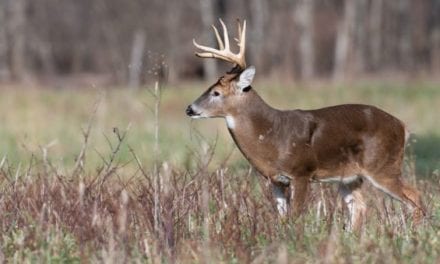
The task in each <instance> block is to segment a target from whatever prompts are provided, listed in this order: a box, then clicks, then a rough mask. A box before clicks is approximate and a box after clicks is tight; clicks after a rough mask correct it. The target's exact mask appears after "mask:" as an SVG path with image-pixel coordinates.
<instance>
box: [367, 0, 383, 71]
mask: <svg viewBox="0 0 440 264" xmlns="http://www.w3.org/2000/svg"><path fill="white" fill-rule="evenodd" d="M383 8H384V5H383V0H372V2H371V8H370V37H369V39H368V40H369V49H370V56H369V61H370V63H369V64H370V67H371V69H372V70H377V69H378V68H379V66H380V64H381V54H382V33H383V31H382V13H383Z"/></svg>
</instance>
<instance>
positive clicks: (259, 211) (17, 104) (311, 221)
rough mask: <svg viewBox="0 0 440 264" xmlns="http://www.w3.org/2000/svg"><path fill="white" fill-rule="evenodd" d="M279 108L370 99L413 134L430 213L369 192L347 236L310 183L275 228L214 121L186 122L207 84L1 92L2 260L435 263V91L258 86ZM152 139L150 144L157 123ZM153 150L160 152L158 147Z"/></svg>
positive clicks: (261, 188) (411, 163) (439, 135)
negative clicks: (296, 211)
mask: <svg viewBox="0 0 440 264" xmlns="http://www.w3.org/2000/svg"><path fill="white" fill-rule="evenodd" d="M255 87H257V88H256V89H257V90H258V91H259V92H260V94H261V95H262V97H263V98H265V99H266V101H267V102H269V103H270V104H271V105H273V106H275V107H278V108H283V109H287V108H303V109H310V108H319V107H323V106H328V105H334V104H340V103H365V104H374V105H376V106H379V107H381V108H382V109H384V110H386V111H388V112H390V113H392V114H394V115H395V116H397V117H399V118H400V119H402V120H403V121H404V122H406V123H407V124H408V126H409V128H410V129H411V131H412V132H413V133H414V135H413V137H412V140H411V143H410V147H409V148H408V158H407V161H406V164H405V172H406V175H405V177H406V180H407V181H410V182H413V183H414V184H417V186H418V187H419V189H420V190H422V193H423V196H424V200H425V203H426V205H427V207H428V209H429V216H428V217H427V220H426V222H425V223H424V225H423V226H421V227H419V228H417V229H413V228H411V220H410V218H408V217H407V216H408V215H409V212H407V210H406V209H405V208H404V207H401V206H400V203H398V202H396V201H393V200H391V199H390V198H388V197H385V196H384V195H382V194H381V193H379V192H377V191H375V190H374V189H373V188H372V187H371V186H369V185H368V184H367V185H366V186H365V190H366V193H368V196H369V199H368V208H369V210H368V216H367V219H368V221H367V224H366V225H365V228H364V229H363V231H362V232H361V233H360V234H357V235H355V234H350V233H347V232H344V231H343V229H342V227H343V221H344V211H345V210H346V209H345V208H344V207H343V206H342V205H341V203H340V201H339V199H338V198H337V196H336V195H335V194H336V192H335V186H333V185H318V184H317V185H314V186H313V191H312V192H311V194H310V199H309V203H308V208H309V210H308V211H307V213H305V214H304V215H303V216H301V217H300V218H298V219H293V218H290V219H288V220H287V221H284V222H283V221H280V220H279V219H278V218H277V215H276V212H275V209H274V207H273V204H272V201H271V199H270V191H269V190H268V187H267V183H266V182H264V181H263V180H262V177H260V176H258V175H257V174H256V173H255V172H254V171H253V170H252V168H250V166H249V164H248V163H247V162H246V161H245V160H244V158H243V157H242V156H241V154H240V153H239V152H238V150H237V149H236V148H235V147H234V144H233V143H232V140H231V139H230V137H229V135H228V133H227V130H226V126H225V124H224V121H223V120H220V119H212V120H197V121H191V120H190V119H188V118H187V117H186V116H185V113H184V110H185V108H186V105H188V104H189V103H191V102H192V101H193V100H194V99H195V98H196V97H197V96H198V95H199V94H200V93H201V92H202V91H203V90H204V89H205V88H204V85H202V84H200V83H197V84H189V83H188V84H185V85H182V86H181V87H163V88H162V89H161V92H162V94H161V100H160V108H159V110H160V111H159V115H158V116H156V115H155V114H154V108H155V103H156V99H155V97H154V96H153V95H152V89H150V88H151V87H148V89H142V90H140V91H137V92H132V91H129V92H127V90H125V89H85V88H84V89H75V90H55V89H50V88H45V89H35V88H33V89H26V88H25V87H0V95H1V96H0V113H1V114H0V155H1V156H0V169H1V170H0V186H1V192H0V193H1V194H0V195H1V196H0V208H1V211H0V212H1V217H0V226H1V232H2V237H1V238H0V246H1V249H2V253H1V254H0V259H3V260H7V261H9V262H17V263H22V262H38V263H40V262H42V263H46V262H87V261H94V262H115V263H120V262H145V261H147V262H151V263H162V262H174V261H177V262H179V263H209V262H226V263H243V262H253V263H267V262H279V263H316V262H323V263H358V262H367V263H371V262H373V263H385V262H387V263H402V262H406V263H415V262H418V263H421V262H423V263H438V262H439V261H440V231H439V230H440V224H439V220H440V119H439V118H438V115H437V113H436V111H438V106H439V105H440V86H439V85H438V84H435V83H428V82H414V83H410V84H402V83H401V84H398V83H394V84H390V83H384V82H366V83H357V84H353V85H345V86H337V85H333V86H324V85H321V84H316V85H312V86H310V87H307V88H305V87H299V86H296V87H292V86H288V85H285V84H275V85H273V84H271V85H268V84H265V83H259V84H256V86H255ZM157 117H158V119H157V121H158V122H159V123H158V124H159V126H158V128H159V138H158V141H156V140H155V129H156V127H157V126H156V118H157ZM156 143H157V149H156V150H155V145H156Z"/></svg>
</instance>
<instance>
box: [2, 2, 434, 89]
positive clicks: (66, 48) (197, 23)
mask: <svg viewBox="0 0 440 264" xmlns="http://www.w3.org/2000/svg"><path fill="white" fill-rule="evenodd" d="M219 17H221V18H223V19H224V20H225V21H226V23H227V25H228V27H229V29H230V30H231V32H230V34H236V29H235V19H236V18H242V19H246V20H247V23H248V34H247V61H248V64H253V65H256V67H257V69H258V72H259V76H262V75H267V76H278V77H282V78H290V79H294V80H307V79H312V78H322V77H325V78H334V79H344V78H347V77H349V76H356V75H359V74H378V73H379V74H381V73H383V72H399V73H403V74H412V73H415V72H416V73H417V72H423V73H427V74H436V73H437V74H438V73H440V0H394V1H386V0H345V1H344V0H290V1H289V0H243V1H234V0H192V1H190V0H171V1H163V0H92V1H90V0H74V1H69V0H0V81H22V80H26V79H29V78H31V79H34V78H51V77H55V76H75V75H79V74H92V75H96V76H106V78H107V79H108V81H111V82H112V83H118V84H129V85H130V86H138V85H139V84H141V83H143V82H145V81H148V79H149V78H150V77H151V78H153V76H155V75H158V76H160V77H162V78H165V79H167V80H169V81H171V82H174V81H177V80H181V79H188V78H194V77H200V76H204V77H206V78H210V79H211V78H215V77H214V76H216V75H217V62H215V61H213V60H200V59H197V58H195V56H194V50H195V48H194V47H193V45H192V38H196V39H197V41H198V42H199V43H201V44H205V45H214V44H215V39H214V35H213V33H212V31H211V29H210V27H209V25H211V24H218V23H217V18H219ZM211 80H212V79H211Z"/></svg>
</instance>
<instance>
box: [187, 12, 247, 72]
mask: <svg viewBox="0 0 440 264" xmlns="http://www.w3.org/2000/svg"><path fill="white" fill-rule="evenodd" d="M219 20H220V23H221V24H222V27H223V40H224V43H223V41H222V39H221V37H220V34H219V33H218V30H217V28H216V27H215V26H214V25H213V26H212V28H213V29H214V33H215V36H216V38H217V42H218V46H219V49H214V48H210V47H207V46H202V45H199V44H197V42H196V41H195V39H193V43H194V46H196V48H198V49H199V50H201V51H203V52H196V56H198V57H200V58H217V59H221V60H225V61H228V62H231V63H234V64H236V65H237V66H239V67H240V68H241V69H243V70H244V69H245V68H246V60H245V58H244V55H245V50H246V20H245V21H243V30H241V26H240V21H237V22H238V39H235V40H236V41H237V45H238V46H239V47H240V51H239V52H238V53H233V52H232V51H231V49H230V47H229V36H228V29H227V28H226V26H225V23H223V20H221V19H219Z"/></svg>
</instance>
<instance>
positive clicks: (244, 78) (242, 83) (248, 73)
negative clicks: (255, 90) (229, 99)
mask: <svg viewBox="0 0 440 264" xmlns="http://www.w3.org/2000/svg"><path fill="white" fill-rule="evenodd" d="M254 76H255V67H254V66H249V67H248V68H246V70H244V71H243V72H242V73H241V74H240V77H239V78H238V82H237V87H238V89H240V90H242V91H243V90H244V89H245V88H247V87H249V86H251V84H252V81H253V80H254Z"/></svg>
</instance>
